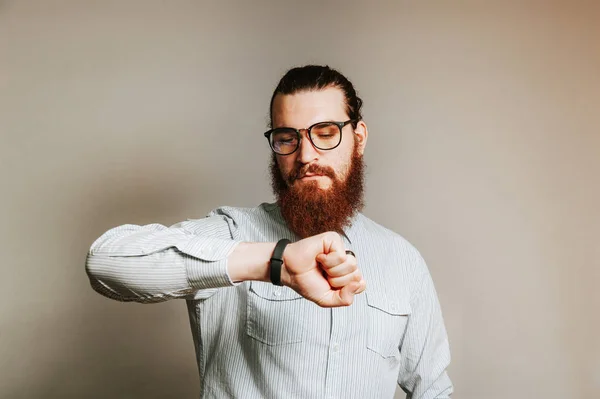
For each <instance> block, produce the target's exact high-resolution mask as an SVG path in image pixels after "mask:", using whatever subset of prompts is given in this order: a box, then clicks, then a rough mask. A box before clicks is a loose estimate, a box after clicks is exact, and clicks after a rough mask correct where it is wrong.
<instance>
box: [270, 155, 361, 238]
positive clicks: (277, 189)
mask: <svg viewBox="0 0 600 399" xmlns="http://www.w3.org/2000/svg"><path fill="white" fill-rule="evenodd" d="M270 172H271V187H272V188H273V192H274V194H275V196H276V197H277V203H278V204H279V208H280V209H281V215H282V216H283V218H284V219H285V221H286V222H287V226H288V228H289V229H290V230H291V231H292V232H294V233H295V234H296V235H298V236H299V237H300V238H306V237H310V236H314V235H317V234H320V233H324V232H326V231H336V232H338V233H342V232H343V230H344V228H345V227H348V226H349V225H350V222H351V220H352V217H353V216H354V215H355V214H356V213H358V212H359V211H360V210H362V208H363V206H364V200H363V191H364V162H363V157H362V155H360V154H359V153H358V151H357V146H355V147H354V153H353V154H352V158H351V160H350V169H349V171H348V175H347V176H346V179H345V180H343V181H342V180H340V179H339V178H338V177H337V176H336V175H335V172H334V171H333V169H332V168H331V167H325V166H319V165H311V166H310V167H307V165H304V166H303V167H298V168H295V169H294V170H292V171H291V172H290V174H289V175H288V176H286V177H285V178H284V177H283V176H282V174H281V171H280V170H279V167H278V166H277V161H276V158H275V154H273V156H272V158H271V164H270ZM306 173H315V174H321V175H324V176H328V177H329V178H330V179H331V180H332V184H331V185H330V186H329V188H328V189H320V188H319V187H318V182H317V181H308V182H304V183H301V184H294V182H295V180H297V179H298V177H300V176H303V175H304V174H306Z"/></svg>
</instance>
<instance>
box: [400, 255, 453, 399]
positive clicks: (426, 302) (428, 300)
mask: <svg viewBox="0 0 600 399" xmlns="http://www.w3.org/2000/svg"><path fill="white" fill-rule="evenodd" d="M419 263H420V266H421V270H422V275H421V279H420V282H419V283H418V284H417V287H416V289H415V291H414V292H415V293H414V295H413V297H412V299H411V308H412V313H411V315H410V317H409V320H408V324H407V327H406V332H405V335H404V340H403V344H402V347H401V349H400V357H401V364H400V373H399V376H398V385H399V386H400V387H401V388H402V390H403V391H404V392H406V393H408V395H407V398H410V399H417V398H418V399H434V398H436V399H439V398H450V395H451V394H452V392H453V386H452V382H451V381H450V378H449V377H448V374H447V372H446V368H447V367H448V365H449V364H450V346H449V343H448V335H447V333H446V328H445V326H444V320H443V318H442V311H441V308H440V304H439V301H438V297H437V293H436V291H435V288H434V285H433V281H432V279H431V275H430V274H429V272H428V270H427V266H426V265H425V262H424V261H423V259H422V258H420V260H419Z"/></svg>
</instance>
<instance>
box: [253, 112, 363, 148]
mask: <svg viewBox="0 0 600 399" xmlns="http://www.w3.org/2000/svg"><path fill="white" fill-rule="evenodd" d="M354 122H356V120H355V119H348V120H347V121H345V122H335V121H323V122H317V123H313V124H312V125H310V126H309V127H308V128H306V129H294V128H293V127H276V128H275V129H271V130H269V131H266V132H265V133H264V136H265V138H266V139H267V141H268V142H269V147H271V150H272V151H273V152H274V153H275V154H277V155H284V156H285V155H291V154H293V153H295V152H296V151H298V148H300V144H301V143H302V134H301V131H302V130H306V135H307V136H308V139H309V140H310V143H311V144H312V145H313V146H314V147H315V148H317V149H319V150H321V151H329V150H333V149H335V148H337V147H338V146H339V145H340V144H341V143H342V131H343V130H344V127H346V126H347V125H348V124H349V123H354ZM323 123H331V124H333V125H336V126H337V127H338V128H339V130H340V140H339V141H338V143H337V144H336V145H335V146H333V147H331V148H321V147H319V146H318V145H316V144H315V142H314V141H313V139H312V135H311V134H310V132H311V130H312V128H313V127H315V126H317V125H321V124H323ZM280 129H286V130H287V131H290V132H291V131H294V132H296V136H297V138H298V144H297V145H296V148H295V149H294V151H292V152H288V153H287V154H280V153H278V152H277V151H275V149H274V148H273V144H271V139H270V136H271V133H273V132H274V131H277V130H280Z"/></svg>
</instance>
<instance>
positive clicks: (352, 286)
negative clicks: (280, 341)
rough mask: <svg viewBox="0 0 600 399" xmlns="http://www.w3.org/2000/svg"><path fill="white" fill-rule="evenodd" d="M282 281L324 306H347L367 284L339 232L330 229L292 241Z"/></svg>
mask: <svg viewBox="0 0 600 399" xmlns="http://www.w3.org/2000/svg"><path fill="white" fill-rule="evenodd" d="M281 282H282V283H283V284H284V285H287V286H288V287H290V288H292V289H293V290H294V291H296V292H298V293H299V294H300V295H302V296H303V297H305V298H306V299H308V300H310V301H313V302H315V303H316V304H317V305H319V306H322V307H336V306H348V305H350V304H352V302H353V301H354V295H356V294H360V293H361V292H363V291H364V290H365V287H366V283H365V281H364V280H363V278H362V274H361V273H360V270H358V266H357V264H356V258H355V257H354V256H352V255H347V254H346V250H345V248H344V243H343V241H342V238H341V237H340V235H339V234H338V233H335V232H327V233H323V234H319V235H316V236H312V237H308V238H305V239H303V240H300V241H297V242H295V243H293V244H289V245H288V246H287V247H286V248H285V251H284V253H283V267H282V269H281Z"/></svg>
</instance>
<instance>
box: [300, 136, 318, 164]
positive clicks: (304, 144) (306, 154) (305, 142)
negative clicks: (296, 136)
mask: <svg viewBox="0 0 600 399" xmlns="http://www.w3.org/2000/svg"><path fill="white" fill-rule="evenodd" d="M298 152H299V153H298V161H299V162H300V163H302V164H308V163H311V162H312V161H314V160H316V159H318V158H319V150H317V149H316V148H315V146H313V143H312V141H310V139H309V137H308V132H307V131H306V130H304V131H303V132H302V140H300V148H298Z"/></svg>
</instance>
